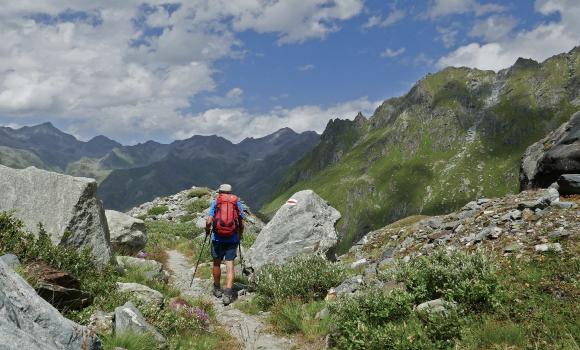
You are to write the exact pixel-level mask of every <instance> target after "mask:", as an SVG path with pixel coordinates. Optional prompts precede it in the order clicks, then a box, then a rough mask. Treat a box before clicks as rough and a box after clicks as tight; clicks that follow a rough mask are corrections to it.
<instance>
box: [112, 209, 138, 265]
mask: <svg viewBox="0 0 580 350" xmlns="http://www.w3.org/2000/svg"><path fill="white" fill-rule="evenodd" d="M105 215H106V216H107V222H108V223H109V231H110V234H111V245H112V246H113V248H114V249H115V250H116V251H118V252H122V253H123V254H129V255H133V254H137V253H138V252H139V251H140V250H143V248H145V245H146V244H147V227H146V226H145V222H144V221H143V220H139V219H136V218H134V217H132V216H129V215H127V214H124V213H121V212H118V211H114V210H105Z"/></svg>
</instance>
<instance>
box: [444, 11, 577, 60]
mask: <svg viewBox="0 0 580 350" xmlns="http://www.w3.org/2000/svg"><path fill="white" fill-rule="evenodd" d="M535 8H536V10H537V11H538V12H539V13H541V14H542V15H546V16H547V15H551V14H554V13H558V14H559V15H560V16H559V19H558V20H554V21H551V22H542V23H541V24H539V25H537V26H536V27H535V28H532V29H530V30H522V31H519V32H517V33H513V35H510V36H506V35H503V36H500V38H499V39H498V40H496V41H491V42H487V43H483V44H480V43H477V42H473V43H470V44H468V45H465V46H462V47H459V48H458V49H457V50H455V51H453V52H451V53H450V54H448V55H447V56H445V57H442V58H440V59H439V61H438V66H439V67H446V66H468V67H476V68H479V69H491V70H496V71H497V70H500V69H503V68H507V67H509V66H511V65H513V64H514V62H515V61H516V60H517V58H518V57H525V58H532V59H535V60H538V61H542V60H545V59H546V58H549V57H550V56H553V55H555V54H558V53H561V52H565V51H568V50H570V49H572V48H574V47H575V46H576V45H578V44H580V2H578V1H577V0H537V1H536V2H535Z"/></svg>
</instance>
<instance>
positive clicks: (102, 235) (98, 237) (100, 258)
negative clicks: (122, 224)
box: [0, 165, 111, 264]
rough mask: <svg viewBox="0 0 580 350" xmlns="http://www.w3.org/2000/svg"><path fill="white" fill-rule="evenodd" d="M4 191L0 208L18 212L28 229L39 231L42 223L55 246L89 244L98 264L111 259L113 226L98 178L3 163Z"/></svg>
mask: <svg viewBox="0 0 580 350" xmlns="http://www.w3.org/2000/svg"><path fill="white" fill-rule="evenodd" d="M0 193H2V195H1V196H0V211H14V215H15V216H16V217H17V218H19V219H21V220H22V221H23V223H24V225H25V226H26V229H27V230H29V231H31V232H33V233H38V223H39V222H40V223H42V225H43V226H44V229H45V230H46V232H47V233H48V234H49V235H50V238H51V240H52V242H53V243H54V244H55V245H63V246H68V247H72V248H76V249H83V248H85V247H89V248H90V249H91V251H92V253H93V255H94V256H95V259H96V261H97V262H98V263H100V264H106V263H108V262H109V260H110V258H111V247H110V243H109V227H108V225H107V219H106V218H105V211H104V210H103V206H102V204H101V201H99V200H98V199H97V197H96V193H97V182H96V181H95V180H93V179H87V178H80V177H72V176H68V175H62V174H57V173H53V172H49V171H45V170H39V169H36V168H34V167H30V168H26V169H22V170H17V169H11V168H8V167H5V166H2V165H0Z"/></svg>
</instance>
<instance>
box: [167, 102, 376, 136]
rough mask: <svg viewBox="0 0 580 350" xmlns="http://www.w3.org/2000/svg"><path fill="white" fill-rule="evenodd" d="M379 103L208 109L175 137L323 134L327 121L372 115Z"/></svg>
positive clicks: (192, 119)
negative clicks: (256, 109)
mask: <svg viewBox="0 0 580 350" xmlns="http://www.w3.org/2000/svg"><path fill="white" fill-rule="evenodd" d="M381 102H382V101H371V100H369V99H368V98H366V97H365V98H360V99H356V100H352V101H347V102H342V103H338V104H336V105H333V106H329V107H323V106H318V105H307V106H300V107H295V108H281V107H278V108H274V109H273V110H271V111H269V112H268V113H263V114H253V113H250V112H248V111H247V110H245V109H241V108H237V109H220V108H216V109H210V110H208V111H205V112H203V113H199V114H196V115H191V116H189V117H188V118H186V119H185V120H184V124H183V127H182V129H181V130H179V131H177V132H176V133H175V134H174V137H175V138H177V139H183V138H187V137H190V136H191V135H194V134H201V135H211V134H216V133H217V134H221V135H222V136H224V137H226V138H228V139H230V140H232V141H234V142H238V141H241V140H242V139H244V138H245V137H248V136H254V137H259V136H264V135H268V134H271V133H273V132H274V131H276V130H279V129H281V128H283V127H290V128H292V129H293V130H295V131H297V132H302V131H307V130H314V131H317V132H319V133H320V132H322V131H324V128H325V126H326V124H327V123H328V120H329V119H330V118H342V119H354V117H355V116H356V115H357V113H358V112H359V111H361V112H363V114H365V115H371V114H372V113H373V112H374V110H375V109H376V108H377V107H378V106H379V105H380V103H381ZM231 125H244V127H243V128H231V127H230V126H231Z"/></svg>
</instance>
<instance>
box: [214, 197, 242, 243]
mask: <svg viewBox="0 0 580 350" xmlns="http://www.w3.org/2000/svg"><path fill="white" fill-rule="evenodd" d="M239 217H240V209H239V208H238V197H236V196H235V195H233V194H227V193H221V194H220V195H219V196H218V198H217V201H216V205H215V216H214V222H215V226H214V227H215V231H216V233H217V235H218V236H220V237H225V238H229V237H232V236H233V235H234V234H235V233H236V232H238V226H239V223H238V220H239Z"/></svg>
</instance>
